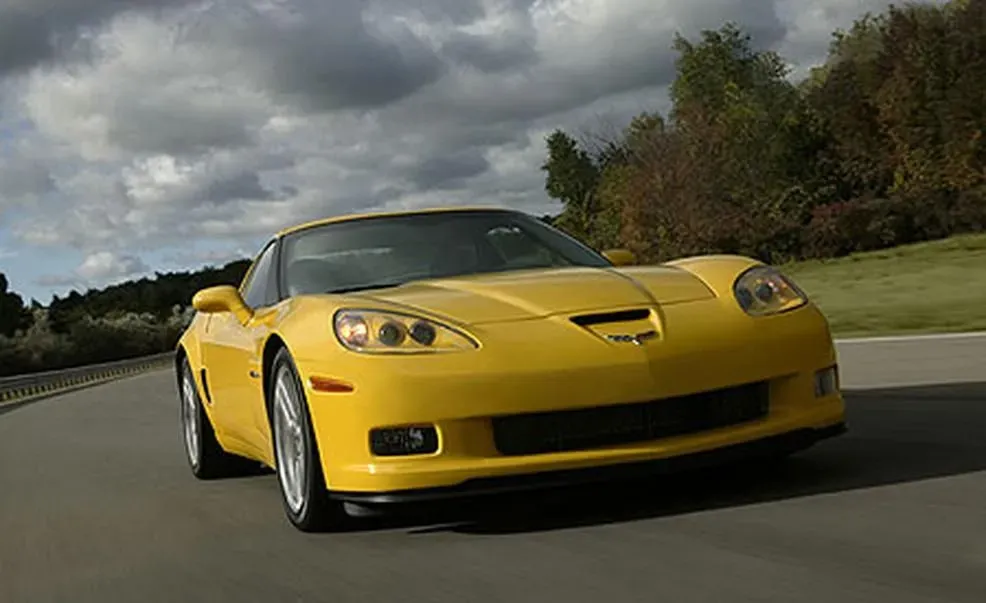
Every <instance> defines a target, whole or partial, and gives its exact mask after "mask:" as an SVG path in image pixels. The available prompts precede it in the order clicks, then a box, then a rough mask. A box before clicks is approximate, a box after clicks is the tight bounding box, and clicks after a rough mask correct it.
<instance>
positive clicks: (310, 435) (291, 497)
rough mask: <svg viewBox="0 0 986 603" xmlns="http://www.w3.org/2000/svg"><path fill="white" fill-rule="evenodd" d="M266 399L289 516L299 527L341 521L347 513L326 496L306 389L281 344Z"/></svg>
mask: <svg viewBox="0 0 986 603" xmlns="http://www.w3.org/2000/svg"><path fill="white" fill-rule="evenodd" d="M267 399H268V400H269V401H270V409H271V410H270V418H271V434H272V439H273V444H274V461H275V462H274V464H275V470H276V473H277V484H278V487H279V489H280V492H281V501H282V503H283V505H284V512H285V514H286V515H287V517H288V521H290V522H291V524H292V525H293V526H294V527H295V528H297V529H298V530H301V531H302V532H320V531H326V530H330V529H335V528H341V527H343V525H344V524H345V523H346V519H347V514H346V512H345V510H344V507H343V505H342V503H340V502H338V501H334V500H332V499H331V498H330V497H329V492H328V489H327V487H326V484H325V475H324V474H323V472H322V463H321V455H320V452H319V446H318V442H317V440H316V439H315V432H314V430H313V429H312V424H311V416H310V414H309V412H308V401H307V399H306V397H305V390H304V388H303V387H302V385H301V379H300V377H299V376H298V369H297V368H296V367H295V364H294V361H293V360H292V359H291V355H290V354H289V353H288V351H287V350H286V349H283V348H282V349H281V350H280V351H279V352H278V353H277V355H276V356H275V357H274V362H273V363H272V365H271V379H270V385H269V391H268V392H267ZM292 458H293V459H295V460H294V461H293V462H292V461H291V460H290V459H292Z"/></svg>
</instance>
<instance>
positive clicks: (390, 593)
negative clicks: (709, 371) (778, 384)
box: [0, 338, 986, 603]
mask: <svg viewBox="0 0 986 603" xmlns="http://www.w3.org/2000/svg"><path fill="white" fill-rule="evenodd" d="M887 346H890V347H889V348H888V347H887ZM895 346H896V347H895ZM840 353H841V358H842V361H843V364H844V382H845V383H846V384H847V386H848V387H852V388H867V389H858V390H856V389H854V390H853V391H849V392H847V401H848V403H849V415H850V416H849V419H850V422H851V432H850V433H849V434H848V435H846V436H844V437H843V438H841V439H838V440H834V441H831V442H828V443H825V444H822V445H819V446H818V447H817V448H815V449H813V450H811V451H809V452H806V453H804V454H802V455H801V456H799V457H796V458H794V459H791V460H790V461H789V462H787V463H784V464H783V465H781V466H778V467H774V468H772V469H759V470H754V469H749V468H748V469H743V470H738V471H716V472H711V473H705V474H700V475H699V474H695V475H687V476H682V477H679V478H674V479H669V480H666V481H661V482H651V483H647V484H639V483H638V484H630V485H626V486H623V487H620V488H619V489H616V490H615V491H613V492H611V493H610V492H607V493H604V492H601V491H599V490H588V489H582V490H574V491H568V492H564V493H555V494H541V495H538V496H536V497H534V498H533V499H531V500H529V501H528V502H529V506H528V508H527V509H528V510H527V511H523V512H521V511H517V510H512V511H509V512H508V511H506V510H504V509H503V507H499V508H497V507H496V506H487V507H485V508H480V509H474V510H470V511H469V512H468V513H465V514H463V513H459V514H457V515H448V514H445V515H433V516H431V517H426V516H422V517H412V518H398V519H394V520H388V521H382V522H379V521H378V522H374V523H371V524H368V525H367V526H366V529H365V530H363V531H353V532H348V533H342V534H320V535H306V534H302V533H300V532H297V531H295V530H294V529H292V528H291V527H290V526H289V525H288V524H287V522H286V521H285V519H284V518H283V515H282V511H281V507H280V501H279V498H278V494H277V489H276V485H275V483H274V478H273V476H272V475H270V474H265V475H259V476H253V477H246V478H239V479H232V480H226V481H221V482H212V483H203V482H197V481H195V480H194V479H193V478H192V477H191V475H190V474H189V472H188V470H187V468H186V466H185V461H184V458H183V456H182V451H181V448H180V444H179V439H178V432H177V421H176V419H177V406H176V403H175V395H176V393H175V387H174V384H173V376H172V374H171V373H170V372H168V371H159V372H156V373H151V374H146V375H142V376H138V377H133V378H129V379H126V380H123V381H119V382H116V383H113V384H109V385H105V386H101V387H97V388H92V389H88V390H83V391H79V392H75V393H71V394H67V395H64V396H60V397H58V398H53V399H49V400H46V401H42V402H39V403H35V404H30V405H26V406H23V407H20V408H17V409H15V410H11V411H9V412H5V413H3V414H0V601H2V602H3V603H45V602H49V601H58V602H62V601H64V602H72V603H85V602H100V603H106V602H109V601H112V602H114V603H115V602H117V601H119V602H121V603H122V602H130V601H133V602H137V601H140V602H148V603H149V602H156V601H175V602H184V601H195V602H200V601H237V602H242V601H276V602H278V603H280V602H284V603H288V602H296V601H306V602H308V601H333V602H338V601H354V602H369V601H387V602H390V601H415V602H416V601H422V602H424V601H447V602H450V603H452V602H454V603H465V602H470V601H503V602H511V603H516V602H526V601H532V602H535V601H536V602H549V601H551V602H553V601H566V602H567V603H573V602H581V601H586V602H589V601H592V602H594V603H600V602H603V601H607V600H609V601H614V602H615V601H619V602H620V603H631V602H636V601H640V602H647V603H654V602H655V601H661V600H666V601H674V602H675V603H689V602H693V601H695V602H698V601H709V602H727V601H728V602H730V603H740V602H754V601H756V602H764V601H777V602H785V603H791V602H795V601H797V602H825V603H833V602H834V601H837V600H843V601H847V602H851V601H867V602H878V603H882V602H884V601H893V602H894V603H909V602H919V601H920V602H930V601H947V602H955V603H961V602H969V603H973V602H975V603H982V602H983V601H984V597H986V539H984V538H983V534H984V529H986V438H984V433H986V430H984V427H986V370H982V367H983V364H984V359H986V338H981V339H978V340H975V341H972V342H970V340H955V339H947V340H929V341H919V342H909V343H906V344H900V343H889V344H888V343H886V342H871V343H859V344H854V345H849V346H844V347H843V348H840ZM895 354H896V355H895ZM881 358H883V360H881ZM949 358H951V360H950V361H949ZM901 359H906V360H907V362H910V363H913V364H912V365H911V366H912V368H911V369H907V368H906V367H901V366H900V365H899V363H900V362H901ZM935 363H937V365H936V364H935ZM935 366H939V369H940V371H941V372H942V373H944V374H945V375H946V376H945V377H943V378H942V381H944V383H940V384H937V385H915V384H914V383H916V382H921V383H925V382H928V381H933V380H934V378H933V377H934V376H933V374H932V373H931V371H932V370H933V369H934V367H935ZM956 367H959V368H956ZM962 367H965V368H962ZM962 371H965V374H964V375H963V374H962ZM868 375H869V376H870V377H868ZM975 380H978V381H980V383H978V384H976V383H970V382H972V381H975ZM963 381H965V383H963ZM874 388H875V389H874ZM0 412H2V411H0Z"/></svg>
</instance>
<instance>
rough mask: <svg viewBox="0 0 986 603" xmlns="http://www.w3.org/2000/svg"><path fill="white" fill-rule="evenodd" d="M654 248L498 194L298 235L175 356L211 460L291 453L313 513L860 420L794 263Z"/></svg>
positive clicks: (789, 444)
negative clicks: (617, 240) (480, 204)
mask: <svg viewBox="0 0 986 603" xmlns="http://www.w3.org/2000/svg"><path fill="white" fill-rule="evenodd" d="M632 263H633V256H632V254H630V253H629V252H627V251H623V250H616V251H611V252H605V253H603V254H599V253H597V252H596V251H593V250H592V249H589V248H588V247H586V246H585V245H583V244H581V243H579V242H578V241H576V240H574V239H572V238H571V237H569V236H567V235H565V234H563V233H562V232H560V231H558V230H555V229H554V228H552V227H550V226H549V225H547V224H545V223H544V222H542V221H541V220H538V219H537V218H534V217H532V216H528V215H526V214H524V213H520V212H516V211H510V210H505V209H495V208H494V209H486V208H461V209H441V210H425V211H415V212H391V213H382V214H367V215H359V216H346V217H342V218H334V219H327V220H322V221H318V222H314V223H309V224H304V225H301V226H297V227H294V228H290V229H287V230H285V231H282V232H280V233H278V234H277V235H276V236H275V237H273V238H272V239H271V240H270V242H269V243H268V244H267V245H266V246H265V247H264V248H263V250H262V251H261V252H260V253H259V255H258V256H257V258H256V260H255V261H254V263H253V266H252V267H251V268H250V270H249V272H248V273H247V275H246V277H245V279H244V281H243V283H242V285H241V286H240V288H239V289H238V290H237V289H236V288H233V287H229V286H222V287H213V288H209V289H205V290H203V291H200V292H198V293H197V294H196V295H195V297H194V300H193V305H194V307H195V309H196V310H198V312H197V314H196V316H195V318H194V320H193V322H192V324H191V325H190V326H189V328H188V330H187V331H186V332H185V333H184V334H183V336H182V337H181V340H180V342H179V344H178V347H177V353H176V368H177V373H178V385H179V392H180V398H181V423H182V431H183V435H184V443H185V450H186V454H187V458H188V461H189V464H190V465H191V469H192V472H193V473H194V474H195V475H196V476H198V477H200V478H203V479H206V478H215V477H221V476H223V475H228V474H230V473H232V472H234V471H238V470H239V468H240V467H241V466H242V465H243V464H244V463H245V462H247V463H251V462H252V463H253V464H256V463H257V462H258V461H259V462H260V463H262V464H264V465H267V466H268V467H271V468H273V469H274V470H275V471H276V474H277V478H278V483H279V485H280V491H281V495H282V498H283V502H284V509H285V512H286V514H287V516H288V518H289V519H290V521H291V523H292V524H293V525H294V526H295V527H297V528H298V529H301V530H306V531H307V530H315V529H325V528H327V527H332V526H333V525H335V524H336V523H337V522H341V521H343V520H344V519H346V517H347V516H348V515H350V514H352V511H354V510H358V508H359V507H370V508H377V509H379V508H381V506H382V505H385V504H387V503H400V502H414V501H429V500H435V499H440V498H444V497H456V496H467V495H478V494H484V493H494V492H504V491H510V490H518V489H525V488H531V487H540V486H545V485H556V484H562V483H572V482H579V481H584V480H597V479H606V478H608V477H611V476H616V475H621V476H622V475H624V474H628V472H631V473H634V474H636V472H637V471H638V470H643V471H653V470H664V469H668V468H678V467H691V466H698V465H705V464H708V463H719V462H723V461H726V460H731V459H735V458H740V457H742V456H745V455H761V454H765V455H783V454H789V453H792V452H795V451H797V450H802V449H804V448H807V447H808V446H811V445H812V444H814V443H815V442H817V441H818V440H820V439H822V438H826V437H831V436H835V435H838V434H840V433H842V432H843V431H844V430H845V407H844V403H843V399H842V396H841V394H840V391H839V384H838V372H837V366H836V355H835V350H834V347H833V344H832V339H831V335H830V332H829V328H828V323H827V321H826V319H825V317H824V316H823V315H822V314H821V312H819V310H818V308H816V307H815V305H813V304H812V303H811V302H810V301H809V300H808V299H807V298H806V296H805V294H804V293H803V292H802V291H801V290H799V289H798V288H797V286H796V285H795V284H794V283H792V282H791V281H790V280H789V279H788V278H786V277H785V276H783V275H782V274H781V273H780V272H778V271H777V270H776V269H774V268H772V267H770V266H767V265H764V264H762V263H760V262H757V261H755V260H752V259H749V258H744V257H736V256H704V257H696V258H689V259H682V260H678V261H674V262H670V263H667V264H663V265H651V266H632V265H631V264H632ZM348 505H356V509H352V508H348Z"/></svg>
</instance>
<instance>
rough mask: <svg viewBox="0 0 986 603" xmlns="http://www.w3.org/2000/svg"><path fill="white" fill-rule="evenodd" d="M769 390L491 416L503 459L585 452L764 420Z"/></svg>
mask: <svg viewBox="0 0 986 603" xmlns="http://www.w3.org/2000/svg"><path fill="white" fill-rule="evenodd" d="M769 398H770V395H769V386H768V384H767V383H766V382H758V383H752V384H748V385H742V386H739V387H730V388H726V389H719V390H714V391H708V392H702V393H698V394H690V395H687V396H680V397H677V398H666V399H663V400H655V401H653V402H642V403H635V404H622V405H616V406H603V407H596V408H583V409H577V410H565V411H554V412H543V413H531V414H522V415H512V416H505V417H495V418H494V419H493V437H494V441H495V444H496V448H497V450H498V451H499V452H500V454H503V455H506V456H518V455H529V454H546V453H551V452H566V451H572V450H588V449H591V448H602V447H608V446H620V445H624V444H633V443H637V442H647V441H651V440H658V439H661V438H669V437H672V436H679V435H686V434H693V433H699V432H702V431H708V430H711V429H717V428H721V427H728V426H732V425H739V424H742V423H746V422H749V421H754V420H757V419H761V418H763V417H765V416H767V414H768V412H769V406H770V401H769Z"/></svg>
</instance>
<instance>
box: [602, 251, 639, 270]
mask: <svg viewBox="0 0 986 603" xmlns="http://www.w3.org/2000/svg"><path fill="white" fill-rule="evenodd" d="M603 257H604V258H606V259H607V260H609V261H610V263H612V264H613V265H614V266H629V265H631V264H633V263H634V262H636V261H637V258H636V257H635V256H634V255H633V252H632V251H630V250H629V249H607V250H606V251H604V252H603Z"/></svg>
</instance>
